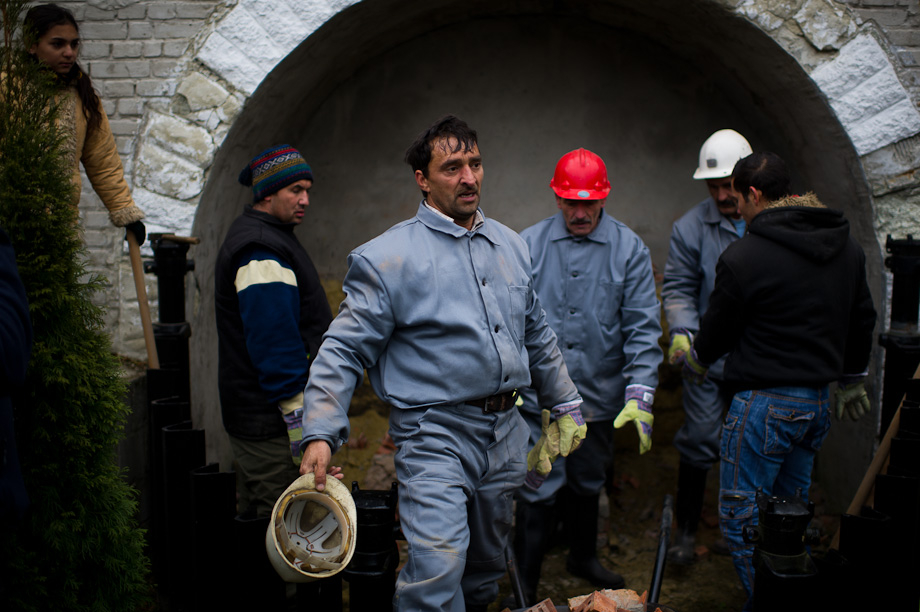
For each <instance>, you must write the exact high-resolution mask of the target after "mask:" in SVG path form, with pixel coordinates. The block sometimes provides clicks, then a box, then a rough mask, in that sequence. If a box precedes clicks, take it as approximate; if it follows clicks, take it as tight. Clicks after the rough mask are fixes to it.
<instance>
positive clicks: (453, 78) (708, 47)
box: [198, 2, 874, 279]
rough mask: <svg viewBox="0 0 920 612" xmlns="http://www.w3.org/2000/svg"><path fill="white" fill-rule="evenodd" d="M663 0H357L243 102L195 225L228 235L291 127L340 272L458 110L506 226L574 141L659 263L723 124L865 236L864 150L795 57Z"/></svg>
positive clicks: (394, 218)
mask: <svg viewBox="0 0 920 612" xmlns="http://www.w3.org/2000/svg"><path fill="white" fill-rule="evenodd" d="M666 4H667V10H663V9H662V6H663V5H662V3H654V2H651V3H647V4H645V5H644V6H643V7H642V8H641V9H636V8H634V7H632V6H625V5H620V4H619V3H616V2H609V3H603V4H601V5H600V6H595V5H591V6H587V5H582V4H580V3H565V2H562V3H553V4H544V3H523V4H521V5H519V10H518V11H517V12H516V13H515V12H513V11H511V10H507V9H506V10H500V11H497V10H495V8H494V7H493V6H491V5H490V4H485V3H481V4H473V5H472V6H471V5H469V4H464V5H463V7H462V8H460V7H456V6H454V5H453V4H452V3H447V2H442V3H432V4H431V5H430V6H426V7H413V8H412V10H413V11H415V14H414V15H406V11H405V10H404V5H400V3H393V2H376V3H362V4H358V5H355V6H353V7H351V8H349V9H347V10H345V11H343V12H341V13H339V14H338V15H337V16H336V17H334V18H333V19H331V20H330V21H329V22H327V23H326V24H325V25H324V26H323V27H322V28H321V29H320V30H319V31H318V32H317V33H315V34H314V35H313V36H311V37H310V38H309V39H307V40H306V41H305V42H304V43H303V44H301V45H300V46H299V47H297V48H296V49H295V50H294V51H293V52H292V53H291V54H290V55H289V56H288V57H287V58H286V59H285V60H284V61H282V62H281V63H280V64H279V65H278V66H277V67H276V68H275V70H274V71H273V72H272V73H271V74H270V75H269V76H268V78H266V79H265V80H264V81H263V83H262V84H261V85H260V86H259V88H258V90H257V91H256V92H255V94H254V95H253V96H252V98H251V99H250V100H249V101H248V102H247V105H246V108H245V109H244V112H243V113H242V115H241V116H240V117H239V118H237V120H236V123H235V124H234V126H233V129H232V130H231V131H230V134H229V135H228V137H227V139H226V140H225V141H224V143H223V145H222V147H221V150H220V152H219V153H218V155H217V157H216V159H215V163H214V166H213V167H212V171H211V174H210V177H209V181H208V185H207V187H206V190H205V192H204V194H203V196H202V198H201V205H200V207H199V211H198V221H199V226H201V222H202V221H205V222H206V223H207V225H208V226H209V227H212V228H215V229H219V233H218V235H217V236H215V238H216V239H217V240H218V242H219V240H220V237H221V236H222V234H223V232H224V231H225V230H226V228H227V226H228V225H229V223H230V222H231V221H232V219H233V218H234V217H235V215H236V214H237V213H238V210H239V208H238V207H235V206H226V205H225V203H226V202H227V201H234V202H240V204H242V203H244V202H245V199H246V194H245V193H243V192H242V190H241V189H240V187H239V186H238V185H237V184H236V181H235V176H236V174H237V172H238V171H239V168H240V167H242V165H243V164H245V162H246V161H247V160H248V159H249V158H250V157H251V156H252V155H253V154H254V153H255V152H257V151H258V150H259V149H260V148H262V147H264V146H269V145H271V144H275V143H277V142H290V143H291V144H293V145H295V146H297V147H298V148H300V149H301V150H302V151H303V152H304V155H305V157H306V158H307V160H308V161H309V162H310V163H311V165H312V166H313V168H314V171H315V174H316V177H317V180H316V184H315V185H314V189H313V192H312V202H313V203H312V206H311V208H310V210H309V212H308V215H307V218H306V221H305V222H304V224H303V226H302V227H301V228H300V229H299V230H298V235H299V236H300V238H301V240H302V241H303V242H304V244H306V245H308V250H309V252H310V254H311V256H312V258H313V259H314V261H315V262H316V264H317V267H318V268H319V270H320V272H321V273H322V274H324V275H327V276H331V277H334V278H339V279H340V278H341V277H342V276H343V275H344V271H345V257H346V255H347V253H348V252H349V251H350V250H351V249H352V248H354V247H356V246H358V245H359V244H361V243H362V242H364V241H366V240H368V239H370V238H372V237H373V236H375V235H377V234H379V233H380V232H382V231H384V230H385V229H386V228H388V227H390V226H391V225H393V224H394V223H396V222H398V221H400V220H403V219H405V218H408V217H410V216H412V215H413V214H414V212H415V208H416V206H417V204H418V200H419V193H418V191H417V189H416V188H415V186H414V181H413V180H412V177H411V172H410V170H409V168H408V166H406V165H405V164H404V163H403V162H402V155H403V153H404V151H405V148H406V146H407V145H408V144H409V143H410V142H411V140H412V139H413V138H414V136H415V135H416V134H417V133H418V132H419V131H420V130H421V129H423V128H424V127H426V126H427V125H428V124H429V123H430V122H431V121H432V120H434V119H435V118H437V117H438V116H440V115H442V114H444V113H446V112H452V113H455V114H457V115H459V116H460V117H462V118H464V119H466V120H467V121H468V122H469V123H470V124H471V125H472V126H473V127H474V128H475V129H477V130H478V131H479V135H480V144H481V149H482V152H483V155H484V164H485V170H486V173H485V179H484V188H483V200H482V202H483V208H484V209H485V211H486V213H487V214H488V215H490V216H492V217H495V218H496V219H498V220H500V221H502V222H504V223H506V224H507V225H509V226H511V227H512V228H513V229H516V230H521V229H523V228H524V227H526V226H528V225H530V224H531V223H533V222H536V221H537V220H539V219H541V218H543V217H545V216H548V215H550V214H553V212H554V211H555V204H554V201H553V198H552V193H551V191H550V190H549V188H548V182H549V179H550V178H551V176H552V171H553V166H554V164H555V162H556V160H557V159H558V158H559V156H560V155H562V154H563V153H565V152H566V151H569V150H571V149H574V148H576V147H580V146H583V147H586V148H589V149H591V150H593V151H595V152H597V153H598V154H600V155H601V156H602V157H603V158H604V159H605V160H606V161H607V164H608V169H609V172H610V178H611V183H612V186H613V190H612V192H611V196H610V198H609V200H608V207H607V210H608V212H609V213H611V214H612V215H614V216H615V217H616V218H618V219H620V220H621V221H623V222H624V223H626V224H627V225H629V226H630V227H631V228H633V229H634V230H636V231H637V232H638V233H639V234H640V235H641V236H642V237H643V239H644V240H645V241H646V243H647V244H648V245H649V247H650V249H651V251H652V256H653V260H654V262H655V264H656V267H657V268H658V269H659V270H660V269H662V268H663V266H664V260H665V258H666V256H667V241H668V236H669V232H670V226H671V223H672V222H673V221H674V220H675V219H676V218H677V217H678V216H679V215H680V214H682V213H683V212H684V211H686V210H687V209H688V208H689V207H690V206H691V205H692V204H694V203H696V202H698V201H700V200H701V199H703V197H705V195H706V190H705V187H704V185H703V184H702V183H700V182H697V181H693V180H692V179H691V178H690V176H691V174H692V171H693V169H694V168H695V164H696V157H697V154H698V150H699V146H700V144H701V143H702V141H703V140H704V139H705V138H706V137H707V136H708V135H709V134H710V133H711V132H713V131H714V130H716V129H719V128H722V127H732V128H735V129H737V130H738V131H740V132H742V133H743V134H745V135H746V136H747V137H748V139H749V140H750V141H751V143H752V145H753V147H754V148H755V149H769V150H774V151H776V152H778V153H779V154H780V155H782V156H784V157H785V158H786V159H787V160H788V161H789V162H790V165H791V166H792V168H793V169H794V170H795V174H796V176H795V178H796V187H797V188H798V189H810V190H815V191H816V192H817V193H818V194H819V195H820V196H821V197H823V198H824V199H826V200H827V201H828V202H831V203H832V205H834V206H836V207H840V208H843V209H845V210H846V211H847V213H848V215H849V216H850V217H851V218H853V219H854V221H855V223H854V225H855V233H856V235H857V237H858V238H859V239H860V240H861V241H862V242H863V244H866V245H869V249H870V250H873V249H872V246H874V242H873V235H872V223H871V208H870V206H869V199H868V189H867V187H866V185H865V180H864V178H863V176H862V171H861V169H860V166H859V160H858V157H857V155H856V153H855V151H853V147H852V145H851V144H850V142H849V139H848V137H847V136H846V134H845V133H844V131H843V129H842V128H841V126H840V124H839V122H838V121H837V119H836V118H835V116H834V115H833V113H832V112H831V110H830V109H829V107H828V106H827V104H826V102H825V101H824V99H823V97H822V96H821V94H820V93H819V92H818V90H817V88H816V87H815V86H814V84H813V83H812V82H811V80H810V79H809V78H808V76H807V75H806V74H805V72H804V71H803V70H802V68H801V67H800V66H799V65H798V64H797V62H796V61H795V60H794V59H793V58H792V57H791V56H789V55H788V54H787V53H786V52H785V51H783V50H782V49H781V48H780V47H779V46H778V45H777V44H776V43H775V42H774V41H773V40H771V39H770V38H769V37H768V36H766V35H765V34H763V33H762V32H761V31H760V30H758V29H757V28H756V27H754V26H752V25H751V24H749V23H748V22H746V21H744V20H742V19H740V18H738V17H737V16H735V15H733V14H731V13H729V12H727V11H726V10H725V9H723V8H721V7H719V6H717V5H713V4H710V3H706V2H698V3H680V4H678V5H674V4H673V3H666ZM684 4H692V5H693V6H683V5H684ZM512 13H513V14H512ZM218 202H219V203H221V204H220V206H215V205H212V203H218ZM870 256H871V255H870ZM200 257H201V254H199V259H200ZM202 263H203V262H202Z"/></svg>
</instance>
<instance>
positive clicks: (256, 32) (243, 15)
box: [217, 5, 293, 74]
mask: <svg viewBox="0 0 920 612" xmlns="http://www.w3.org/2000/svg"><path fill="white" fill-rule="evenodd" d="M265 25H268V22H267V21H266V22H265ZM217 32H219V33H220V35H221V36H223V37H224V38H226V39H227V40H228V41H230V42H231V43H232V44H233V45H234V46H236V47H237V48H238V49H240V50H241V51H242V52H243V53H244V54H245V55H246V57H248V58H250V59H251V60H252V61H254V62H255V63H257V64H259V65H260V66H262V67H263V68H264V72H265V74H267V73H269V72H271V69H272V68H274V67H275V65H276V64H277V63H278V62H280V61H281V60H282V59H284V57H285V56H286V55H287V54H288V53H289V52H290V51H291V49H293V46H291V45H290V44H287V45H285V46H281V41H276V40H273V39H272V37H271V34H270V33H269V32H268V30H266V29H265V27H263V23H262V20H260V19H259V18H258V16H257V15H253V14H252V13H250V12H249V11H247V10H246V9H245V7H243V6H239V5H238V6H237V7H236V8H234V9H233V10H232V11H230V13H228V14H227V16H226V17H224V18H223V19H222V20H221V21H220V24H219V25H218V26H217Z"/></svg>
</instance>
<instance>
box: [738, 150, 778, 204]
mask: <svg viewBox="0 0 920 612" xmlns="http://www.w3.org/2000/svg"><path fill="white" fill-rule="evenodd" d="M732 183H733V184H734V186H735V191H740V192H741V193H742V194H743V195H744V197H745V200H747V193H748V191H750V188H751V187H754V188H756V189H759V190H760V191H762V192H763V195H764V197H765V198H767V199H768V200H770V201H775V200H779V199H781V198H784V197H785V196H787V195H789V171H788V170H787V169H786V162H784V161H783V160H782V158H781V157H780V156H779V155H777V154H776V153H770V152H769V151H762V152H761V151H758V152H757V153H752V154H750V155H748V156H747V157H745V158H743V159H740V160H738V163H736V164H735V168H734V170H732Z"/></svg>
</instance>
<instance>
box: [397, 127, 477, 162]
mask: <svg viewBox="0 0 920 612" xmlns="http://www.w3.org/2000/svg"><path fill="white" fill-rule="evenodd" d="M439 138H454V139H456V141H457V144H456V146H455V147H454V149H453V151H452V152H453V153H456V152H457V151H460V150H463V151H469V150H471V149H472V148H473V147H474V146H476V144H477V140H476V130H474V129H473V128H471V127H470V126H468V125H467V124H466V121H464V120H463V119H460V118H458V117H455V116H454V115H445V116H443V117H441V118H440V119H438V120H437V121H435V122H434V123H433V124H432V125H431V127H430V128H428V129H427V130H425V131H424V132H422V133H421V134H419V135H418V137H417V138H416V139H415V142H413V143H412V144H411V145H409V148H408V149H406V158H405V159H406V163H407V164H409V165H410V166H412V171H413V172H415V171H416V170H421V171H422V174H424V175H425V176H428V164H429V163H431V143H432V142H433V141H435V140H438V139H439Z"/></svg>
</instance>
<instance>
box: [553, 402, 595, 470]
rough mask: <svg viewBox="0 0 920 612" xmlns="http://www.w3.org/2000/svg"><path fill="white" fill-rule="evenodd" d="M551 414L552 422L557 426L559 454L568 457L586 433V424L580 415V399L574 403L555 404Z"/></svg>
mask: <svg viewBox="0 0 920 612" xmlns="http://www.w3.org/2000/svg"><path fill="white" fill-rule="evenodd" d="M553 416H554V417H555V418H556V420H555V421H554V422H553V424H554V425H556V426H557V427H558V428H559V454H560V455H562V456H563V457H568V456H569V454H570V453H573V452H575V450H577V449H578V447H579V446H581V443H582V442H583V441H584V439H585V436H586V435H588V425H587V424H586V423H585V418H584V417H583V416H581V401H579V402H578V403H577V404H574V405H571V404H563V406H562V407H560V406H556V407H555V408H553Z"/></svg>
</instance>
